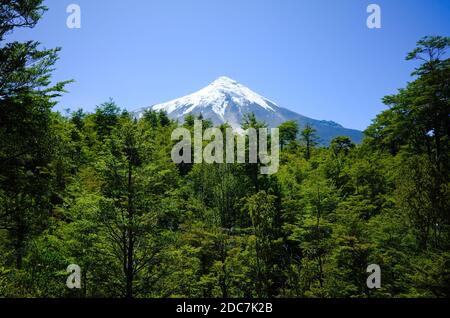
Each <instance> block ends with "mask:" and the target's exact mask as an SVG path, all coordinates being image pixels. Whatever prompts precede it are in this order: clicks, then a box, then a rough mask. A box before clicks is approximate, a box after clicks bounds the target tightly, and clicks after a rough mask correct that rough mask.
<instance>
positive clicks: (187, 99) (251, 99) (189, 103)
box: [152, 76, 277, 120]
mask: <svg viewBox="0 0 450 318" xmlns="http://www.w3.org/2000/svg"><path fill="white" fill-rule="evenodd" d="M230 106H237V107H239V108H242V107H244V108H246V107H250V106H252V107H255V106H256V107H257V106H260V107H262V108H263V109H265V110H268V111H272V112H274V111H275V109H274V108H273V106H277V105H276V104H275V103H274V102H271V101H270V100H268V99H266V98H264V97H262V96H261V95H259V94H257V93H255V92H253V91H252V90H250V89H249V88H247V87H246V86H244V85H242V84H239V83H238V82H236V81H235V80H233V79H231V78H229V77H226V76H221V77H219V78H217V79H216V80H215V81H214V82H212V83H211V84H209V85H208V86H206V87H204V88H202V89H201V90H199V91H197V92H195V93H193V94H190V95H187V96H184V97H181V98H178V99H175V100H172V101H169V102H166V103H163V104H158V105H155V106H153V107H152V108H153V109H154V110H165V111H166V112H167V113H168V114H171V113H173V112H177V113H180V114H179V115H186V114H188V113H191V112H193V111H196V112H202V111H207V110H208V109H210V110H212V111H213V112H214V113H216V114H217V115H218V116H219V117H220V118H221V119H222V120H225V111H226V110H227V108H229V107H230Z"/></svg>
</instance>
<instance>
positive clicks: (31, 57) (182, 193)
mask: <svg viewBox="0 0 450 318" xmlns="http://www.w3.org/2000/svg"><path fill="white" fill-rule="evenodd" d="M45 9H46V8H45V7H44V6H43V4H42V0H4V1H2V2H1V6H0V297H6V298H16V297H25V298H29V297H33V298H34V297H37V298H42V297H50V298H53V297H71V298H83V297H92V298H96V297H108V298H110V297H111V298H118V297H136V298H167V297H186V298H194V297H195V298H203V297H207V298H211V297H214V298H216V297H218V298H222V297H223V298H236V297H245V298H256V297H257V298H271V297H280V298H296V297H302V298H308V297H316V298H317V297H319V298H329V297H331V298H350V297H352V298H353V297H358V298H367V297H373V298H391V297H396V298H397V297H405V298H416V297H426V298H435V297H437V298H443V297H449V296H450V103H449V96H450V90H449V89H450V88H449V80H450V59H449V58H448V55H447V52H446V50H448V48H449V45H450V38H449V37H446V36H425V37H423V38H422V39H418V42H417V45H416V47H415V48H414V47H413V48H411V52H409V53H407V52H405V56H406V59H407V60H409V61H410V65H411V78H410V81H409V82H408V83H405V85H404V87H403V88H401V89H399V90H398V91H397V93H396V94H394V95H390V96H385V97H383V102H384V104H385V105H386V110H384V111H383V112H381V113H380V114H379V115H377V116H376V118H374V119H373V121H372V124H371V125H370V126H369V127H368V128H367V129H366V130H365V132H364V134H365V138H364V140H363V142H362V143H361V144H354V143H353V142H352V141H351V140H350V139H349V138H347V137H345V136H341V137H337V138H335V139H334V140H333V141H332V142H331V144H330V145H329V146H327V147H324V146H321V145H319V143H318V138H319V136H317V135H316V133H315V131H314V128H313V127H309V126H306V127H299V126H298V125H297V124H296V122H285V123H284V124H282V125H280V127H279V131H280V144H281V151H280V167H279V170H278V172H277V173H275V174H272V175H264V174H260V173H259V170H260V165H261V164H260V163H248V164H242V163H239V164H238V163H232V164H231V163H222V164H216V163H215V164H207V163H197V164H188V163H180V164H175V163H174V162H173V161H172V159H171V150H172V147H173V146H174V144H175V143H176V141H173V140H171V133H172V131H173V130H174V129H175V128H177V127H179V126H180V125H182V126H183V127H185V128H187V129H189V130H193V128H194V127H193V126H194V119H196V118H194V117H193V116H189V115H188V116H187V117H186V118H185V120H184V122H183V123H179V122H175V121H173V120H171V119H170V118H169V117H168V116H167V114H166V113H164V112H155V111H147V112H146V113H145V115H144V116H143V118H141V119H139V120H137V119H135V118H134V117H133V116H132V114H130V113H129V112H128V111H126V110H125V108H124V107H125V106H129V105H120V106H119V105H117V104H116V103H115V102H114V100H112V99H111V100H108V101H105V102H104V103H103V104H101V105H98V106H97V107H96V109H95V111H93V112H90V113H87V112H85V111H83V110H82V109H79V110H76V111H71V112H70V114H61V113H60V112H56V111H53V108H54V106H55V105H56V104H57V98H58V96H60V95H61V94H70V93H68V92H66V90H69V88H70V82H71V77H70V74H68V80H67V81H65V82H58V83H54V82H53V81H52V72H53V71H54V67H55V63H56V62H57V61H58V54H59V51H60V48H55V49H43V48H42V44H40V43H39V42H35V41H28V42H17V41H8V36H10V34H11V32H14V30H15V29H16V28H32V27H34V26H35V25H36V23H37V22H38V21H39V19H40V18H41V16H42V15H43V14H44V12H45ZM111 93H114V92H111ZM380 98H382V96H380ZM203 125H204V127H203V128H204V129H206V128H208V127H210V126H211V123H210V122H208V120H204V121H203ZM242 127H243V128H244V129H245V128H250V127H252V128H260V127H265V123H264V122H260V121H258V120H257V119H256V117H255V116H254V115H252V114H248V115H247V116H246V117H245V120H244V122H243V123H242ZM219 128H220V129H226V125H222V126H221V127H219ZM69 264H77V265H78V266H79V267H80V268H81V288H75V289H69V288H67V286H66V279H67V276H68V273H67V272H66V268H67V266H68V265H69ZM369 264H378V265H379V266H380V269H381V288H374V289H369V288H368V287H367V285H366V280H367V277H368V275H369V274H368V273H367V272H366V268H367V266H368V265H369Z"/></svg>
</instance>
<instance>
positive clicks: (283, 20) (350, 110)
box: [7, 0, 450, 129]
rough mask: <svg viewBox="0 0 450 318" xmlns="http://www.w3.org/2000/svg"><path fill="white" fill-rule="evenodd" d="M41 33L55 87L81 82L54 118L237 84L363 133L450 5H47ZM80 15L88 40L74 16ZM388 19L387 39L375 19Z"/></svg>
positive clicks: (344, 0) (445, 22)
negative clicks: (53, 61)
mask: <svg viewBox="0 0 450 318" xmlns="http://www.w3.org/2000/svg"><path fill="white" fill-rule="evenodd" d="M45 3H46V5H47V6H48V7H49V11H48V12H47V13H46V14H45V16H44V18H43V19H42V20H41V21H40V23H39V24H38V26H37V27H36V28H34V29H31V30H29V29H26V30H25V29H24V30H20V31H16V32H15V33H12V34H11V35H10V36H9V37H8V38H7V40H8V41H11V40H28V39H33V40H39V41H40V42H41V43H42V45H43V46H45V47H47V48H51V47H55V46H60V47H62V49H63V50H62V52H61V54H60V60H59V62H58V64H57V66H56V71H55V73H54V79H55V80H65V79H74V80H75V81H76V82H75V83H73V84H71V85H70V86H69V87H68V90H69V91H70V92H69V93H68V94H65V95H64V96H63V97H62V98H61V99H60V102H59V104H58V105H57V106H56V110H63V109H66V108H70V109H72V110H75V109H77V108H79V107H82V108H83V109H85V110H87V111H92V110H93V109H94V108H95V106H96V105H98V104H100V103H102V102H104V101H106V100H108V99H109V97H112V98H113V99H114V100H115V101H116V102H117V103H118V104H119V106H121V107H123V108H126V109H129V110H133V109H136V108H139V107H143V106H149V105H152V104H155V103H160V102H165V101H168V100H171V99H174V98H177V97H180V96H183V95H186V94H189V93H192V92H194V91H196V90H198V89H200V88H202V87H204V86H206V85H207V84H209V83H210V82H211V81H213V80H214V79H215V78H217V77H219V76H221V75H225V76H229V77H231V78H233V79H235V80H237V81H238V82H241V83H242V84H244V85H247V86H248V87H249V88H251V89H252V90H254V91H256V92H257V93H260V94H261V95H263V96H265V97H267V98H269V99H271V100H273V101H275V102H276V103H277V104H278V105H279V106H282V107H286V108H289V109H291V110H293V111H296V112H298V113H300V114H303V115H305V116H309V117H312V118H316V119H327V120H334V121H336V122H338V123H340V124H342V125H344V126H345V127H349V128H356V129H364V128H366V127H367V125H369V124H370V122H371V120H372V119H373V118H374V117H375V115H376V114H377V113H379V112H380V111H381V110H383V109H385V106H384V105H383V104H382V103H381V98H382V97H383V96H384V95H386V94H392V93H395V92H396V90H397V89H398V88H400V87H403V86H404V85H405V84H406V82H407V81H408V80H410V73H411V72H412V70H413V68H414V66H415V63H414V62H407V61H405V60H404V58H405V56H406V53H407V52H409V51H410V50H412V49H413V48H414V46H415V43H416V42H417V40H418V39H419V38H420V37H422V36H424V35H446V36H449V35H450V34H449V33H450V1H448V0H427V1H425V0H423V1H419V0H383V1H381V0H369V1H363V0H339V1H337V0H328V1H326V0H308V1H303V0H292V1H290V0H226V1H225V0H158V1H156V0H127V1H125V0H123V1H119V0H95V1H93V0H70V1H65V0H48V1H46V2H45ZM71 3H76V4H78V5H80V7H81V13H82V16H81V19H82V28H81V29H68V28H67V27H66V19H67V16H68V13H66V8H67V6H68V5H69V4H71ZM370 3H376V4H378V5H380V7H381V10H382V12H381V21H382V22H381V23H382V28H381V29H368V28H367V26H366V19H367V17H368V15H369V14H368V13H367V12H366V8H367V6H368V5H369V4H370Z"/></svg>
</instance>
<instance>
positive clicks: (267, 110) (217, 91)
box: [134, 76, 362, 145]
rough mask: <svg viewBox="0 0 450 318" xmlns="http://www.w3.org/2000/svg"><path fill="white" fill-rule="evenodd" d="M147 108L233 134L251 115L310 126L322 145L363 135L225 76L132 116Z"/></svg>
mask: <svg viewBox="0 0 450 318" xmlns="http://www.w3.org/2000/svg"><path fill="white" fill-rule="evenodd" d="M147 109H152V110H155V111H160V110H163V111H165V112H167V114H168V115H169V117H171V118H173V119H178V120H180V121H183V119H184V116H186V115H187V114H189V113H190V114H193V115H200V114H202V116H203V118H205V119H210V120H211V121H212V122H213V123H214V124H215V125H220V124H222V123H225V122H227V123H228V124H229V125H230V126H231V127H232V128H233V129H235V130H236V131H241V128H240V127H241V120H242V116H243V115H244V114H246V113H254V114H255V116H256V118H257V119H258V120H261V121H264V122H266V123H267V124H268V126H269V127H277V126H278V125H280V124H281V123H283V122H285V121H287V120H296V121H297V122H298V123H299V125H300V127H304V125H305V124H307V123H309V124H310V125H312V126H313V127H314V128H315V129H316V130H317V134H318V136H319V137H320V141H321V143H322V144H324V145H327V144H328V143H329V142H330V141H331V139H332V138H334V137H336V136H340V135H344V136H348V137H350V138H352V140H353V141H354V142H360V141H361V139H362V133H361V132H360V131H358V130H352V129H346V128H344V127H342V126H341V125H339V124H337V123H335V122H333V121H324V120H315V119H311V118H308V117H305V116H303V115H300V114H297V113H295V112H292V111H290V110H288V109H286V108H282V107H279V106H278V105H277V104H275V103H274V102H273V101H270V100H269V99H267V98H265V97H263V96H261V95H259V94H257V93H255V92H254V91H252V90H251V89H249V88H248V87H246V86H244V85H242V84H240V83H238V82H236V81H235V80H232V79H230V78H228V77H225V76H222V77H219V78H218V79H216V80H215V81H214V82H212V83H211V84H209V85H208V86H206V87H204V88H202V89H201V90H199V91H197V92H195V93H193V94H190V95H187V96H184V97H181V98H178V99H175V100H172V101H169V102H166V103H162V104H157V105H153V106H150V107H146V108H142V109H140V110H138V111H136V112H135V113H134V114H135V116H136V117H137V118H140V117H142V115H143V113H144V111H145V110H147Z"/></svg>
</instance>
